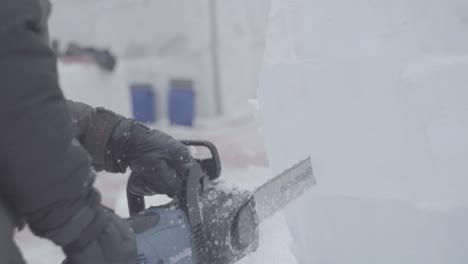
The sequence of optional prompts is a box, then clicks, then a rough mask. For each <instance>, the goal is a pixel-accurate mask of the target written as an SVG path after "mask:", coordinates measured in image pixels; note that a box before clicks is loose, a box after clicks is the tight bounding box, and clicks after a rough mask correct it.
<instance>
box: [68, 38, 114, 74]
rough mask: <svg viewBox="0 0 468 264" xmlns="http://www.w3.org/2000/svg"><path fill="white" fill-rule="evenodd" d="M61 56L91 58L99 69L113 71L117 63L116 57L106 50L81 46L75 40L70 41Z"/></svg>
mask: <svg viewBox="0 0 468 264" xmlns="http://www.w3.org/2000/svg"><path fill="white" fill-rule="evenodd" d="M63 57H87V58H91V59H92V60H93V61H94V62H95V63H96V64H97V65H98V66H99V67H101V69H103V70H106V71H109V72H113V71H114V69H115V66H116V64H117V59H116V57H115V56H114V55H113V54H112V53H111V52H110V51H109V50H108V49H104V50H99V49H97V48H94V47H81V46H80V45H78V44H77V43H75V42H70V43H69V44H68V46H67V49H66V51H65V53H64V54H63Z"/></svg>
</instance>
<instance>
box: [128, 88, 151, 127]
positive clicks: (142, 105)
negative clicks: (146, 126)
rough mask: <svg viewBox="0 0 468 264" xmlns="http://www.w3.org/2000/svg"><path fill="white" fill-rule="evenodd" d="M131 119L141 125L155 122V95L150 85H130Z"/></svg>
mask: <svg viewBox="0 0 468 264" xmlns="http://www.w3.org/2000/svg"><path fill="white" fill-rule="evenodd" d="M130 89H131V93H132V108H133V117H134V118H135V120H137V121H139V122H142V123H154V122H155V121H156V108H155V94H154V89H153V87H152V85H151V84H145V83H140V84H132V85H131V86H130Z"/></svg>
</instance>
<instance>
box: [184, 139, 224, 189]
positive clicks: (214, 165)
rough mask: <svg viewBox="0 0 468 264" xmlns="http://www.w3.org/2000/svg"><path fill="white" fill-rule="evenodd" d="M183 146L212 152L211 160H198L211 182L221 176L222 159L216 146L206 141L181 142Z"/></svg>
mask: <svg viewBox="0 0 468 264" xmlns="http://www.w3.org/2000/svg"><path fill="white" fill-rule="evenodd" d="M181 142H182V143H183V144H185V145H186V146H188V147H204V148H207V149H208V150H209V151H210V154H211V158H207V159H197V161H198V162H199V163H200V165H201V167H202V170H203V172H204V173H205V175H207V176H208V177H209V178H210V180H215V179H217V178H219V176H220V175H221V170H222V167H221V158H220V157H219V152H218V149H217V148H216V146H215V145H214V144H213V143H211V142H210V141H206V140H181Z"/></svg>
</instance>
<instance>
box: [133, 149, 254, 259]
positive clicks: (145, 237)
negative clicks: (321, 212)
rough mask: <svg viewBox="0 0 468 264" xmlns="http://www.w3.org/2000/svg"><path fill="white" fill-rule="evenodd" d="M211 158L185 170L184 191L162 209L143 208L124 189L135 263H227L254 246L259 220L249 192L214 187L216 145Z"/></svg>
mask: <svg viewBox="0 0 468 264" xmlns="http://www.w3.org/2000/svg"><path fill="white" fill-rule="evenodd" d="M183 142H184V143H185V144H186V145H189V146H201V147H206V148H208V149H209V150H210V152H211V158H208V159H203V160H197V162H196V163H194V164H192V165H191V166H190V167H188V168H187V170H186V172H185V173H187V175H185V176H186V179H187V183H186V190H185V192H184V194H183V195H182V196H181V197H178V198H177V199H176V200H174V201H172V202H171V203H169V204H167V205H163V206H156V207H150V208H146V206H145V201H144V197H141V196H135V195H133V194H131V193H130V192H128V191H127V198H128V205H129V211H130V215H131V216H133V217H132V220H131V221H139V222H138V224H136V225H134V226H138V227H139V228H137V229H138V230H135V233H136V240H137V249H138V262H137V263H138V264H154V263H155V264H211V263H216V264H218V263H219V264H231V263H234V262H236V261H237V260H239V259H240V258H242V257H244V256H245V255H247V254H248V253H250V252H252V251H255V250H256V249H257V247H258V224H259V222H258V218H257V213H256V211H255V201H254V199H253V194H252V193H250V192H248V191H245V190H239V189H233V188H227V187H226V186H224V185H223V184H222V183H215V182H213V180H215V179H217V178H218V177H219V176H220V173H221V163H220V159H219V154H218V152H217V150H216V147H215V146H214V145H213V144H211V143H210V142H206V141H183Z"/></svg>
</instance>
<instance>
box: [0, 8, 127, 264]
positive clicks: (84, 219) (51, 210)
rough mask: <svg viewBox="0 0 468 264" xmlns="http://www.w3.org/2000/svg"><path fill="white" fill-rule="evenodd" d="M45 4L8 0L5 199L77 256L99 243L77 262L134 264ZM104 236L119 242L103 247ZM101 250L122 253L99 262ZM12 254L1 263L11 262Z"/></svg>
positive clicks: (3, 50) (0, 135)
mask: <svg viewBox="0 0 468 264" xmlns="http://www.w3.org/2000/svg"><path fill="white" fill-rule="evenodd" d="M38 3H39V4H38ZM42 3H48V2H46V1H42V0H41V1H38V0H14V1H0V43H1V45H0V80H2V89H1V90H0V123H1V124H2V127H1V129H0V146H1V148H0V197H1V198H0V199H2V200H3V201H5V203H6V204H7V206H8V207H9V208H11V211H12V215H14V216H15V218H22V219H25V220H26V221H27V223H28V225H29V227H30V229H31V230H32V231H33V232H34V233H35V234H36V235H38V236H40V237H43V238H47V239H49V240H51V241H53V242H54V243H55V244H57V245H59V246H62V247H63V248H65V249H67V250H66V251H68V252H69V254H71V255H70V256H71V257H72V258H75V259H78V255H80V254H81V253H77V252H80V250H81V249H83V250H84V252H85V251H87V249H91V246H93V247H94V245H96V246H95V247H94V249H93V250H92V252H93V254H89V255H88V256H89V259H87V260H85V259H82V260H79V261H76V262H75V263H74V264H81V263H103V264H107V263H109V264H110V263H120V264H127V263H128V264H134V263H135V261H134V259H135V257H136V255H135V244H134V238H133V235H132V234H128V233H129V232H128V230H129V228H130V227H129V226H128V224H126V223H125V222H123V221H122V220H120V219H118V218H117V217H116V216H114V215H113V214H112V213H111V212H109V211H108V210H106V209H104V208H103V207H102V206H101V201H100V196H99V193H98V192H97V190H95V189H94V188H93V182H94V179H95V173H94V171H93V170H92V169H91V162H90V158H89V155H88V153H87V152H86V150H85V149H84V148H83V147H82V146H81V145H80V144H79V142H78V141H77V140H76V139H75V126H74V124H73V123H72V121H71V118H70V112H69V111H68V108H67V105H66V101H65V99H64V97H63V94H62V91H61V90H60V87H59V84H58V76H57V69H56V57H55V55H54V53H53V52H52V50H51V49H50V47H49V46H48V40H47V30H46V27H45V24H46V22H45V20H46V17H47V14H46V11H45V10H46V8H41V6H40V4H42ZM0 225H1V226H0V228H1V229H2V230H3V229H11V226H8V224H5V223H0ZM122 238H124V240H126V241H121V240H119V239H122ZM0 239H6V240H7V241H2V243H4V242H5V243H10V244H11V243H13V241H11V240H10V238H8V237H0ZM11 239H12V238H11ZM102 239H103V240H108V241H114V242H116V243H110V244H108V245H106V246H105V247H103V245H100V243H101V242H99V241H101V240H102ZM86 245H90V246H89V247H87V246H86ZM68 249H70V250H68ZM100 250H105V251H106V252H107V253H108V254H112V253H113V252H115V254H116V255H114V256H112V258H110V257H109V258H108V256H107V255H106V256H105V257H106V258H105V259H103V258H99V256H103V255H105V254H103V251H100ZM4 257H6V256H4V255H3V254H2V255H0V263H11V262H10V261H9V260H5V259H3V258H4ZM129 259H132V260H129ZM94 260H96V261H94Z"/></svg>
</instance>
